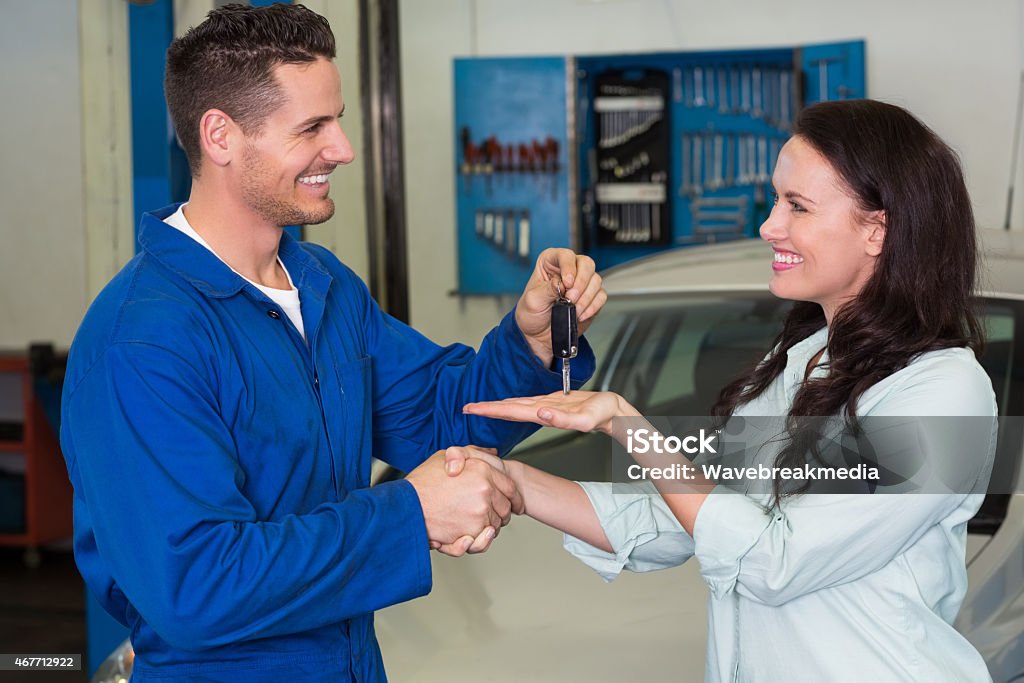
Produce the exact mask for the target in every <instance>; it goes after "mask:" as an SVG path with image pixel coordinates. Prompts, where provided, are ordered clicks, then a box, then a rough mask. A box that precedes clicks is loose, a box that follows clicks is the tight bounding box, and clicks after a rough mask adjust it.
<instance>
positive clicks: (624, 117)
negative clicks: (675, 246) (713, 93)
mask: <svg viewBox="0 0 1024 683" xmlns="http://www.w3.org/2000/svg"><path fill="white" fill-rule="evenodd" d="M668 99H669V79H668V74H666V73H664V72H661V71H642V72H633V73H620V72H606V73H604V74H602V75H601V76H600V77H599V78H598V79H597V96H596V97H595V98H594V115H595V116H596V117H597V126H595V129H594V130H595V133H596V135H597V140H596V159H597V185H596V188H595V199H596V204H597V227H598V231H597V240H598V242H599V243H601V244H667V243H668V241H669V230H668V226H669V225H670V222H669V216H668V212H667V211H666V199H667V196H668V192H667V188H666V183H667V182H668V145H669V141H670V137H669V126H668V116H669V111H668Z"/></svg>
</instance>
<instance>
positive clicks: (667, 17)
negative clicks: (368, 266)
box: [401, 0, 1024, 343]
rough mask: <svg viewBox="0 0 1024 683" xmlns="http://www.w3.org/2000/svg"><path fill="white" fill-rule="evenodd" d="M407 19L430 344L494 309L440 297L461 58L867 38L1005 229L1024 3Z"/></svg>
mask: <svg viewBox="0 0 1024 683" xmlns="http://www.w3.org/2000/svg"><path fill="white" fill-rule="evenodd" d="M401 21H402V25H401V36H402V67H403V73H402V86H403V107H404V116H405V152H406V188H407V191H408V207H407V209H408V225H409V245H410V254H411V257H410V264H409V268H410V282H411V299H412V321H413V324H415V325H416V326H417V327H418V328H419V329H421V330H422V331H423V332H424V333H426V334H427V335H429V336H431V337H432V338H434V339H435V340H438V341H442V342H449V341H455V340H464V341H473V342H474V343H475V342H476V341H477V340H478V339H479V338H480V336H481V335H482V334H483V333H484V332H485V331H486V330H487V329H488V328H489V326H490V325H491V324H493V322H495V321H496V320H497V317H498V316H499V315H500V311H501V310H502V308H500V307H499V302H496V301H494V300H490V299H488V300H480V299H471V300H467V301H466V302H464V304H463V305H460V303H459V302H458V300H457V299H453V298H451V297H446V296H445V295H444V293H445V292H448V291H450V290H453V289H454V288H455V286H456V262H455V202H454V197H455V189H454V181H453V173H454V169H453V167H452V157H453V154H452V148H453V144H454V136H453V130H452V119H453V111H452V84H451V60H452V58H453V57H455V56H467V55H473V54H476V55H481V56H491V55H528V54H547V55H550V54H555V55H559V54H596V53H615V52H649V51H657V50H689V49H705V48H730V47H750V46H753V47H762V46H763V47H768V46H785V45H796V44H801V43H815V42H828V41H836V40H844V39H856V38H864V39H866V41H867V55H868V79H867V80H868V92H869V93H870V95H871V96H872V97H875V98H879V99H883V100H887V101H890V102H893V103H896V104H900V105H903V106H905V107H908V108H910V109H911V110H912V111H914V112H915V113H916V114H917V115H918V116H920V117H921V118H922V119H923V120H924V121H925V122H927V123H928V124H929V125H930V126H931V127H932V128H934V129H935V130H936V132H938V133H939V135H941V136H943V137H944V138H945V139H946V140H947V142H949V143H950V144H951V145H952V146H953V147H954V148H955V149H957V151H958V152H959V153H960V155H961V156H962V158H963V161H964V166H965V169H966V172H967V178H968V185H969V189H970V191H971V195H972V197H973V198H974V203H975V211H976V213H977V216H978V220H979V224H980V225H982V226H989V227H1001V226H1002V224H1003V216H1004V213H1005V209H1006V189H1007V184H1008V180H1009V179H1008V175H1009V167H1010V153H1011V148H1012V135H1013V124H1014V112H1015V108H1016V104H1017V84H1018V79H1019V73H1020V68H1021V63H1022V59H1021V52H1022V37H1021V34H1022V31H1021V25H1022V22H1021V1H1020V0H986V2H982V3H973V4H968V3H964V2H961V0H900V1H897V2H893V1H892V0H862V2H858V3H849V2H839V1H838V0H825V1H822V0H779V1H778V2H773V3H764V2H758V1H757V0H717V1H715V2H710V1H708V0H704V1H703V2H701V1H698V0H516V2H508V1H507V0H431V2H419V1H418V0H405V1H404V2H401ZM1022 173H1024V172H1022ZM1017 187H1018V191H1017V196H1018V199H1019V201H1018V202H1017V203H1016V206H1015V208H1014V223H1013V224H1014V227H1015V229H1021V228H1022V227H1024V175H1022V176H1021V177H1019V178H1018V179H1017ZM502 303H504V304H505V305H510V304H511V302H508V301H506V302H502Z"/></svg>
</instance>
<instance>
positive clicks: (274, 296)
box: [164, 204, 306, 341]
mask: <svg viewBox="0 0 1024 683" xmlns="http://www.w3.org/2000/svg"><path fill="white" fill-rule="evenodd" d="M164 223H167V224H168V225H170V226H172V227H174V228H177V229H178V230H180V231H182V232H183V233H185V234H186V235H188V236H189V237H191V238H192V239H194V240H195V241H196V242H199V244H201V245H203V246H204V247H206V248H207V249H209V250H210V253H212V254H213V255H214V256H216V257H217V258H219V259H220V260H221V261H223V262H224V265H226V266H228V268H231V266H229V265H228V263H227V261H224V259H222V258H221V257H220V254H218V253H217V252H215V251H214V250H213V247H211V246H210V245H209V244H207V243H206V240H204V239H203V238H202V237H201V236H200V235H199V233H198V232H196V231H195V228H193V227H192V226H191V225H190V224H189V222H188V220H187V219H186V218H185V204H182V205H181V206H179V207H178V210H177V211H175V212H174V213H173V214H171V215H170V216H168V217H167V218H165V219H164ZM277 262H278V263H279V264H280V265H281V270H283V271H284V274H285V277H287V278H288V289H274V288H273V287H264V286H263V285H261V284H258V283H256V282H253V281H252V280H250V279H249V278H247V277H245V276H244V275H242V274H241V273H239V272H238V271H237V270H235V269H234V268H231V270H232V272H234V273H235V274H237V275H238V276H239V277H240V278H242V279H243V280H245V281H246V282H248V283H249V284H251V285H252V286H253V287H255V288H256V289H258V290H260V291H261V292H263V293H264V294H266V295H267V296H268V297H270V300H271V301H273V302H274V303H276V304H277V305H278V306H280V307H281V310H282V311H284V312H285V315H287V316H288V319H289V320H291V321H292V325H294V326H295V329H296V330H298V331H299V334H300V335H301V336H302V339H303V341H306V329H305V327H304V326H303V324H302V309H301V306H300V304H299V290H297V289H296V288H295V283H293V282H292V276H291V274H290V273H289V272H288V269H287V268H285V267H284V263H282V262H281V257H278V259H277Z"/></svg>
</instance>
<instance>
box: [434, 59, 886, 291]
mask: <svg viewBox="0 0 1024 683" xmlns="http://www.w3.org/2000/svg"><path fill="white" fill-rule="evenodd" d="M454 87H455V140H456V144H455V149H454V155H455V173H456V214H457V230H458V249H459V292H458V293H459V294H463V295H476V294H484V295H487V294H505V293H515V292H518V291H519V289H520V288H521V287H522V284H523V282H525V281H526V279H527V278H528V277H529V274H530V272H531V270H532V265H533V263H534V262H535V261H536V257H537V254H538V253H539V252H540V251H541V250H542V249H545V248H547V247H553V246H565V247H572V248H574V249H576V250H578V251H581V252H583V253H586V254H589V255H590V256H592V257H593V258H594V260H595V261H596V262H597V265H598V268H607V267H609V266H613V265H616V264H619V263H622V262H624V261H627V260H630V259H633V258H636V257H639V256H644V255H647V254H651V253H654V252H657V251H660V250H663V249H670V248H677V247H684V246H689V245H694V244H705V243H708V242H715V241H723V240H730V239H738V238H744V237H754V236H756V234H757V227H758V226H759V225H760V224H761V222H763V221H764V219H765V218H766V217H767V215H768V213H769V212H770V210H771V173H772V169H773V168H774V165H775V160H776V158H777V156H778V152H779V149H780V148H781V147H782V145H783V143H784V142H785V141H786V139H788V137H789V136H790V133H791V130H792V125H793V121H794V120H795V118H796V115H797V114H798V112H799V110H800V109H801V108H802V107H803V106H806V105H807V104H811V103H814V102H819V101H823V100H834V99H852V98H860V97H865V96H866V87H865V80H864V43H863V41H855V42H845V43H834V44H828V45H813V46H800V47H790V48H770V49H746V50H721V51H702V52H676V53H655V54H628V55H600V56H579V57H523V58H459V59H456V60H455V64H454Z"/></svg>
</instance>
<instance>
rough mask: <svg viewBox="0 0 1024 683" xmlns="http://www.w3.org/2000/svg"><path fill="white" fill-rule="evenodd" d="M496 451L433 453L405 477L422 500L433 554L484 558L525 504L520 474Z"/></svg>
mask: <svg viewBox="0 0 1024 683" xmlns="http://www.w3.org/2000/svg"><path fill="white" fill-rule="evenodd" d="M519 465H520V463H518V462H514V461H509V462H505V461H503V460H501V459H500V458H498V457H497V455H496V453H495V451H494V450H492V449H483V448H478V447H476V446H453V447H451V448H448V449H446V450H443V451H438V452H437V453H434V455H432V456H431V457H430V458H428V459H427V460H425V461H424V462H423V464H421V465H420V466H419V467H417V468H416V469H414V470H413V471H412V472H410V473H409V475H408V476H407V477H406V481H408V482H409V483H410V484H412V486H413V488H414V489H415V490H416V495H417V496H419V499H420V506H421V507H422V508H423V519H424V520H425V521H426V524H427V538H428V539H429V540H430V548H431V550H439V551H441V552H443V553H445V554H446V555H452V556H455V557H458V556H461V555H463V554H465V553H467V552H468V553H482V552H484V551H486V550H487V549H488V548H489V547H490V545H491V541H493V540H494V538H495V537H496V536H497V535H498V530H499V529H500V528H501V527H503V526H505V525H506V524H508V522H509V520H510V519H512V514H513V513H515V514H517V515H521V514H523V513H524V512H525V511H526V504H525V502H524V500H523V496H522V493H521V492H520V485H519V482H517V481H516V479H517V477H516V472H517V471H518V469H519Z"/></svg>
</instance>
